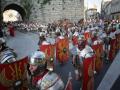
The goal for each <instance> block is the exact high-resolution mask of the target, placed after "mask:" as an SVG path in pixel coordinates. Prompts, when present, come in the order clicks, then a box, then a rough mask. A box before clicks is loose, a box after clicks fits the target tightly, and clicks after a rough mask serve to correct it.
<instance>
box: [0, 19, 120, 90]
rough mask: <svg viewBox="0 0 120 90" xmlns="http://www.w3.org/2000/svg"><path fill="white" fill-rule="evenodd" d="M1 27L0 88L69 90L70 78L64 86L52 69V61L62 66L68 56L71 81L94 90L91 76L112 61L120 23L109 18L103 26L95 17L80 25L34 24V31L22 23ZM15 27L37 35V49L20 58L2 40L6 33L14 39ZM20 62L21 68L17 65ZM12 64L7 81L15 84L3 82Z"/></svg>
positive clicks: (118, 42)
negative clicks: (71, 73) (72, 72)
mask: <svg viewBox="0 0 120 90" xmlns="http://www.w3.org/2000/svg"><path fill="white" fill-rule="evenodd" d="M21 25H22V26H21ZM30 25H31V24H30ZM35 25H37V24H36V23H35ZM113 25H114V27H113ZM115 25H116V27H115ZM5 26H7V27H6V28H7V29H8V31H6V30H5V29H4V28H1V30H2V32H3V36H2V37H1V38H0V45H1V46H0V47H1V49H0V63H1V64H0V76H1V79H0V86H1V87H0V88H1V89H2V90H3V89H5V90H8V89H7V88H13V89H15V90H16V88H21V89H29V90H64V89H65V90H72V85H71V86H69V84H70V83H71V82H70V80H68V81H69V83H67V84H66V85H65V84H64V82H63V81H62V79H61V78H60V76H59V75H57V74H56V73H55V72H54V69H55V63H54V61H55V60H57V61H58V63H59V64H63V65H66V63H67V62H68V61H69V60H70V57H72V60H71V63H72V65H73V67H74V73H75V80H78V81H82V85H81V86H82V87H81V88H82V90H88V89H90V90H94V75H95V74H96V73H99V72H100V71H101V69H102V68H103V63H104V62H112V61H113V60H114V58H115V55H116V54H117V52H118V51H119V48H120V31H119V30H120V28H119V26H120V23H119V22H118V21H111V22H108V23H107V25H106V23H104V21H102V20H99V21H96V22H91V23H89V24H87V25H83V23H72V22H70V20H67V19H65V20H61V21H58V22H57V23H51V24H48V25H37V26H38V27H36V30H34V32H33V31H32V30H33V29H32V27H31V31H29V30H28V29H29V28H27V27H28V26H26V25H25V23H24V22H13V23H7V25H5V24H3V27H5ZM25 26H26V27H25ZM32 26H34V23H32ZM18 28H19V29H20V30H21V32H22V29H24V32H26V33H27V32H33V33H37V34H36V35H39V42H38V46H39V48H38V50H37V51H35V52H33V54H32V55H31V56H30V55H28V56H26V58H24V59H21V60H17V59H16V57H17V56H18V55H17V53H15V52H14V50H13V49H10V48H9V47H7V46H6V41H5V39H4V37H7V36H6V35H7V32H9V34H8V35H10V36H12V37H14V38H15V32H16V30H18V31H20V30H19V29H18ZM48 38H49V39H48ZM70 45H71V46H70ZM22 63H24V64H22ZM21 64H22V68H20V67H21ZM13 67H15V68H16V69H15V70H16V71H15V72H16V73H17V74H14V75H13V74H11V77H14V80H13V81H12V80H11V82H12V83H17V84H15V85H12V84H10V83H9V84H7V85H5V84H6V83H7V82H8V81H9V78H10V77H9V76H8V74H9V73H7V71H8V72H11V70H13V71H14V68H13ZM12 68H13V69H12ZM8 69H10V70H8ZM4 70H5V71H6V72H4ZM20 71H22V72H20ZM22 74H23V75H22ZM25 74H26V75H25ZM17 75H18V76H17ZM19 75H21V76H19ZM3 77H4V78H3ZM2 78H3V79H2ZM5 78H7V79H5ZM23 78H24V80H23ZM4 80H5V81H4ZM19 80H20V81H19ZM20 82H21V83H20ZM68 88H71V89H68ZM21 89H20V90H21Z"/></svg>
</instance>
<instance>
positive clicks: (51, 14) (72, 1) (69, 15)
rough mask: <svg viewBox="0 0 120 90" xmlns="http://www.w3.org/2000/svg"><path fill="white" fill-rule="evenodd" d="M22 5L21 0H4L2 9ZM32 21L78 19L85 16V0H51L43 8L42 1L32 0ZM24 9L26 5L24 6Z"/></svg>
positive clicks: (46, 21) (47, 21) (44, 21)
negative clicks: (11, 5) (10, 5)
mask: <svg viewBox="0 0 120 90" xmlns="http://www.w3.org/2000/svg"><path fill="white" fill-rule="evenodd" d="M12 3H14V4H17V5H20V6H21V7H23V5H21V3H20V0H2V4H1V5H2V9H4V8H5V7H6V6H7V5H9V4H12ZM31 3H32V4H33V6H32V8H31V12H32V13H31V14H30V19H29V20H30V21H40V22H42V23H49V22H53V21H55V20H59V19H64V18H66V19H70V20H72V21H78V20H80V19H82V18H84V0H51V1H50V2H49V3H47V4H46V5H44V6H43V7H42V8H41V1H40V0H39V1H38V0H32V2H31ZM23 9H24V7H23Z"/></svg>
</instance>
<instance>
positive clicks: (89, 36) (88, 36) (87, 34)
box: [84, 32, 91, 40]
mask: <svg viewBox="0 0 120 90" xmlns="http://www.w3.org/2000/svg"><path fill="white" fill-rule="evenodd" d="M84 36H85V39H86V40H87V39H88V38H91V33H90V32H85V33H84Z"/></svg>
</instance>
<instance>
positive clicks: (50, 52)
mask: <svg viewBox="0 0 120 90" xmlns="http://www.w3.org/2000/svg"><path fill="white" fill-rule="evenodd" d="M40 51H43V52H44V53H45V55H46V60H47V68H53V66H54V64H53V61H54V55H55V47H54V45H52V44H49V45H41V46H40Z"/></svg>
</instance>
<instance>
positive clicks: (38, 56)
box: [29, 51, 46, 66]
mask: <svg viewBox="0 0 120 90" xmlns="http://www.w3.org/2000/svg"><path fill="white" fill-rule="evenodd" d="M45 63H46V60H45V53H43V52H41V51H36V52H34V53H33V54H32V55H31V56H30V58H29V64H32V65H38V66H44V65H45Z"/></svg>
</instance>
